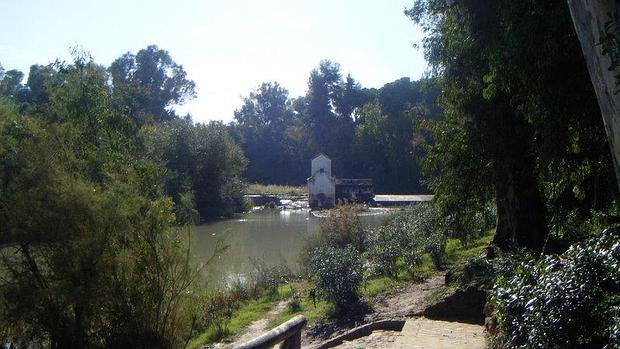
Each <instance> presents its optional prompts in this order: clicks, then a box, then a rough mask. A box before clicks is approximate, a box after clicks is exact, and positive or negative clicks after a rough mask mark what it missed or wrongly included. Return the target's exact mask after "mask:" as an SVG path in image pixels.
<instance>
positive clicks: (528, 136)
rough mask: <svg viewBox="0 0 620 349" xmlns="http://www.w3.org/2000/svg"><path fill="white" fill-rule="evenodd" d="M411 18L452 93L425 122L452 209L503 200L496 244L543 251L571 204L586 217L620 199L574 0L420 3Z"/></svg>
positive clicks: (429, 159)
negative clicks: (440, 116) (569, 2)
mask: <svg viewBox="0 0 620 349" xmlns="http://www.w3.org/2000/svg"><path fill="white" fill-rule="evenodd" d="M407 14H408V15H409V16H410V17H411V18H412V19H413V20H414V21H416V22H417V23H419V24H420V25H422V27H423V29H424V31H425V32H426V34H427V37H426V38H425V39H424V40H423V45H424V48H425V54H426V57H427V59H428V61H429V63H430V64H431V67H432V68H431V74H432V75H433V76H436V77H437V78H438V79H439V81H440V84H441V88H442V91H443V94H442V97H441V103H442V105H443V107H444V110H445V116H446V118H445V121H440V122H425V123H421V126H423V127H424V128H426V129H428V130H429V131H430V132H431V133H432V135H433V139H434V141H435V144H434V145H430V146H426V147H424V148H425V149H424V152H423V153H424V154H426V155H427V156H426V160H424V167H425V169H426V171H428V173H430V174H433V175H435V176H436V177H435V178H433V179H432V180H431V181H430V186H431V187H432V189H433V191H435V192H436V194H437V200H438V202H439V203H440V204H441V205H442V206H443V207H444V210H445V211H446V212H449V213H455V214H457V217H468V216H469V217H472V216H473V214H472V213H470V212H468V211H472V212H476V211H480V210H481V209H482V208H483V207H484V205H485V204H486V203H487V202H488V201H489V200H490V199H492V198H494V199H495V202H496V207H497V217H498V226H497V230H496V238H495V241H494V242H495V243H496V244H497V245H499V246H500V247H501V248H503V249H510V248H513V247H515V246H525V247H528V248H533V249H537V250H539V251H540V250H542V248H543V246H544V245H545V241H546V239H545V236H546V235H547V231H548V229H547V227H548V225H549V223H550V222H552V221H553V222H562V221H563V220H564V219H565V217H566V214H568V212H570V211H571V210H572V209H577V210H578V212H579V219H581V220H583V219H587V216H588V214H589V212H590V211H591V209H592V208H597V209H601V208H603V207H605V206H607V205H609V203H610V202H612V201H613V200H614V198H616V197H617V190H616V189H615V188H614V185H615V183H613V172H612V171H613V168H612V167H611V164H612V162H611V158H610V154H609V148H608V146H607V144H606V138H605V133H604V128H603V125H602V123H601V120H600V116H599V110H598V106H597V103H596V98H595V95H594V92H593V89H592V86H591V83H590V80H589V76H588V74H587V69H586V67H585V64H584V61H583V58H582V57H581V56H580V55H581V48H580V46H579V42H578V40H577V38H576V36H575V34H574V28H573V23H572V20H571V17H570V13H569V11H568V7H567V6H566V4H564V3H561V2H553V3H549V2H547V1H541V0H528V1H519V2H514V1H500V2H494V3H493V4H492V5H489V4H487V3H485V2H481V1H469V2H453V1H447V0H420V1H416V3H415V5H414V7H413V8H412V9H410V10H408V11H407ZM550 19H552V20H550ZM542 43H544V49H541V44H542ZM567 72H571V73H570V74H568V73H567ZM575 86H577V87H579V88H577V89H575V88H573V87H575ZM541 184H542V185H541ZM586 188H587V189H586ZM547 213H549V214H547Z"/></svg>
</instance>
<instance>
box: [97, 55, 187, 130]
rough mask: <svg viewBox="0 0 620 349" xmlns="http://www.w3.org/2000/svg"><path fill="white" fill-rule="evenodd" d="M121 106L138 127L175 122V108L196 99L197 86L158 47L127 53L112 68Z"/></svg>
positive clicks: (181, 68) (118, 103)
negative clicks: (166, 121)
mask: <svg viewBox="0 0 620 349" xmlns="http://www.w3.org/2000/svg"><path fill="white" fill-rule="evenodd" d="M109 71H110V74H111V75H112V85H113V86H114V90H113V92H114V98H115V101H116V103H117V105H118V106H119V107H121V108H125V109H126V112H127V113H128V114H129V115H131V116H132V117H133V118H134V121H135V122H136V124H137V125H139V126H140V125H143V124H146V123H150V122H161V121H165V120H171V119H173V118H174V116H175V114H174V110H173V109H171V108H172V107H173V106H175V105H180V104H183V103H184V102H185V101H187V100H188V99H191V98H194V97H195V95H196V92H195V83H194V82H193V81H192V80H189V79H188V78H187V73H186V72H185V70H184V69H183V66H181V65H179V64H177V63H176V62H174V61H173V60H172V57H171V56H170V54H169V53H168V51H166V50H162V49H159V48H158V47H157V46H155V45H151V46H148V47H147V48H146V49H142V50H140V51H138V53H137V54H135V55H134V54H133V53H130V52H128V53H126V54H124V55H122V56H121V57H119V58H118V59H116V60H115V61H114V62H112V64H111V65H110V68H109Z"/></svg>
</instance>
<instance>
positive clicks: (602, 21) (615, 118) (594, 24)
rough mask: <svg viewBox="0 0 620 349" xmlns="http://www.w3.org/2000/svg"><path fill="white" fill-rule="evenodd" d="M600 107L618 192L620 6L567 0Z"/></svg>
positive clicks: (604, 0)
mask: <svg viewBox="0 0 620 349" xmlns="http://www.w3.org/2000/svg"><path fill="white" fill-rule="evenodd" d="M568 5H569V7H570V11H571V15H572V18H573V22H574V24H575V29H576V30H577V35H578V37H579V41H580V42H581V48H582V50H583V55H584V57H585V60H586V62H587V65H588V71H589V72H590V78H591V79H592V84H593V85H594V90H595V91H596V95H597V98H598V104H599V107H600V108H601V114H602V117H603V121H604V123H605V129H606V131H607V138H608V140H609V145H610V147H611V153H612V156H613V161H614V165H615V172H616V180H617V183H618V188H619V189H620V136H619V135H620V92H619V91H620V4H619V3H618V1H614V0H601V1H579V0H568Z"/></svg>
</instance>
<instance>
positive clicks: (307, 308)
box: [268, 282, 332, 328]
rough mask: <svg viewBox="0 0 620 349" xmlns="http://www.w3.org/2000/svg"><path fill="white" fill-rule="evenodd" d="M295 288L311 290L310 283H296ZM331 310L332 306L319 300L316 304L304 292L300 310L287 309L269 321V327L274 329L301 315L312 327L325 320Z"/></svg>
mask: <svg viewBox="0 0 620 349" xmlns="http://www.w3.org/2000/svg"><path fill="white" fill-rule="evenodd" d="M289 287H290V286H289ZM294 288H295V289H296V290H299V289H309V288H310V284H309V283H308V282H300V283H296V287H295V286H294ZM297 292H299V291H297ZM331 310H332V307H331V305H330V304H329V303H327V302H326V301H324V300H320V299H318V298H317V299H316V303H315V302H313V301H312V298H311V297H310V296H308V292H302V295H301V298H300V300H299V309H297V310H292V309H291V308H290V307H287V308H286V310H284V311H283V312H281V313H280V314H278V315H277V316H276V317H274V318H273V319H271V320H270V321H269V325H268V327H269V328H274V327H276V326H278V325H281V324H282V323H284V322H286V321H288V320H290V319H292V318H293V317H294V316H296V315H300V314H302V315H303V316H305V317H306V320H307V321H308V324H309V325H312V324H313V323H315V322H316V321H317V320H319V319H321V318H325V317H326V316H327V315H328V314H329V313H330V312H331Z"/></svg>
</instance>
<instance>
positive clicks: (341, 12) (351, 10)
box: [0, 0, 426, 122]
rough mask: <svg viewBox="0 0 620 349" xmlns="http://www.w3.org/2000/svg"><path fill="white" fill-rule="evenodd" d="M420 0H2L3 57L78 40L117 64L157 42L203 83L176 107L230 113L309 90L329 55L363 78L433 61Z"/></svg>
mask: <svg viewBox="0 0 620 349" xmlns="http://www.w3.org/2000/svg"><path fill="white" fill-rule="evenodd" d="M412 3H413V0H303V1H302V0H287V1H286V0H260V1H252V0H217V1H214V0H202V1H200V0H187V1H186V0H177V1H163V0H151V1H136V0H108V1H94V0H92V1H88V0H82V1H75V0H53V1H52V0H0V12H2V13H3V15H2V19H1V20H0V64H2V66H3V67H4V68H5V69H6V70H9V69H18V70H21V71H23V72H24V73H27V72H28V70H29V67H30V65H32V64H47V63H50V62H52V61H54V60H55V59H56V58H61V59H65V60H67V59H69V58H70V55H69V50H70V48H71V47H76V46H79V47H81V48H83V49H85V50H86V51H88V52H90V53H91V55H92V56H93V58H94V59H95V61H96V62H97V63H99V64H103V65H106V66H108V65H109V64H110V63H111V62H112V61H114V59H116V58H117V57H119V56H121V55H122V54H123V53H126V52H133V53H136V52H137V51H139V50H140V49H142V48H145V47H146V46H148V45H151V44H155V45H157V46H159V47H160V48H162V49H165V50H168V51H169V52H170V54H171V56H172V58H173V59H174V60H175V61H176V62H177V63H179V64H181V65H183V67H184V68H185V70H186V71H187V73H188V77H189V78H190V79H192V80H194V81H195V82H196V87H197V98H195V99H194V100H191V101H190V102H188V103H186V104H185V105H183V106H179V107H177V108H176V110H177V112H178V113H179V114H182V115H185V114H186V113H190V114H191V115H192V117H193V119H194V121H196V122H206V121H209V120H223V121H225V122H228V121H231V120H232V118H233V113H234V110H235V109H238V108H239V107H240V106H241V104H242V100H241V98H242V97H243V96H247V95H248V94H249V93H250V92H251V91H252V90H253V89H256V88H257V87H258V86H259V85H260V83H261V82H266V81H277V82H279V83H280V84H281V85H282V86H284V87H285V88H287V89H288V90H289V93H290V96H291V97H296V96H299V95H303V94H305V91H306V89H307V84H308V77H309V75H310V72H311V70H312V69H313V68H315V67H317V66H318V64H319V62H320V61H321V60H322V59H330V60H332V61H334V62H337V63H339V64H340V66H341V71H342V73H343V75H346V74H349V73H350V74H351V76H353V78H355V79H356V80H358V81H359V82H360V83H361V84H362V86H364V87H381V86H383V85H384V84H385V83H388V82H391V81H394V80H396V79H398V78H401V77H410V78H412V79H418V78H419V77H420V76H421V75H422V74H423V73H424V72H425V70H426V63H425V61H424V57H423V53H422V51H421V50H420V49H417V48H414V44H416V43H419V42H420V39H421V37H422V34H421V31H420V29H419V28H418V27H417V26H415V25H414V24H413V22H412V21H411V20H410V19H408V18H407V17H406V16H405V15H404V13H403V11H404V10H405V9H406V8H408V7H410V6H411V5H412Z"/></svg>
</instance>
